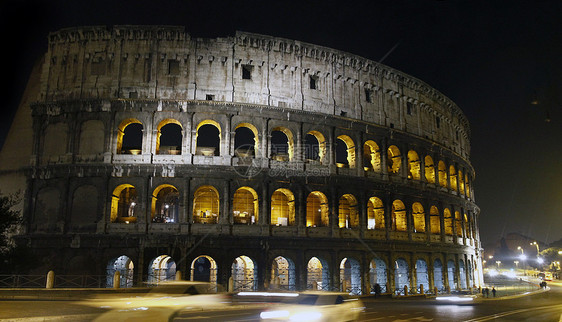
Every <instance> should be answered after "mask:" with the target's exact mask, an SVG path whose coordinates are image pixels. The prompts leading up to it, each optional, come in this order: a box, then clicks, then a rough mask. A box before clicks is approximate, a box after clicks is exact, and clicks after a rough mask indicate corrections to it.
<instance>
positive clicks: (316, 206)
mask: <svg viewBox="0 0 562 322" xmlns="http://www.w3.org/2000/svg"><path fill="white" fill-rule="evenodd" d="M329 216H330V214H329V211H328V198H326V195H324V194H323V193H322V192H320V191H313V192H311V193H310V194H309V195H308V197H307V198H306V227H327V226H329V224H330V217H329Z"/></svg>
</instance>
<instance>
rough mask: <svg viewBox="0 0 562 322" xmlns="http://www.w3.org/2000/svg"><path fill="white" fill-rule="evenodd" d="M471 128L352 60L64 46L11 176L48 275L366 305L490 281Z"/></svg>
mask: <svg viewBox="0 0 562 322" xmlns="http://www.w3.org/2000/svg"><path fill="white" fill-rule="evenodd" d="M469 152H470V129H469V124H468V121H467V119H466V117H465V116H464V115H463V113H462V111H461V110H460V109H459V107H457V105H455V103H453V102H452V101H451V100H449V99H448V98H447V97H445V96H444V95H443V94H441V93H440V92H438V91H437V90H435V89H434V88H431V87H430V86H428V85H427V84H426V83H424V82H423V81H421V80H419V79H416V78H414V77H412V76H409V75H407V74H404V73H402V72H400V71H397V70H395V69H392V68H390V67H388V66H385V65H382V64H379V63H377V62H375V61H371V60H368V59H365V58H362V57H358V56H355V55H353V54H349V53H346V52H342V51H339V50H335V49H331V48H325V47H321V46H317V45H313V44H308V43H303V42H299V41H296V40H289V39H283V38H276V37H270V36H264V35H259V34H253V33H246V32H237V33H236V35H235V36H234V37H225V38H216V39H200V38H192V37H191V36H190V35H189V34H188V33H187V32H186V31H185V30H184V28H183V27H168V26H114V27H81V28H71V29H64V30H60V31H57V32H53V33H51V34H50V35H49V44H48V50H47V52H46V54H45V55H44V57H43V59H42V61H41V62H39V63H38V64H37V66H36V68H35V70H34V72H33V73H32V75H31V77H30V81H29V85H28V87H27V90H26V92H25V95H24V98H23V100H22V103H21V105H20V107H19V110H18V112H17V115H16V118H15V121H14V124H13V126H12V128H11V130H10V133H9V136H8V139H7V141H6V143H5V145H4V148H3V151H2V155H1V158H0V161H1V162H2V172H1V173H0V175H1V177H0V179H1V180H2V181H1V183H2V187H3V191H11V190H14V189H16V188H21V189H22V191H24V192H25V193H24V201H23V212H24V215H25V218H26V227H25V231H23V232H22V234H21V235H20V236H19V237H18V242H20V243H25V244H26V245H29V246H31V247H32V248H33V249H34V251H35V253H36V254H38V256H39V258H40V260H39V261H38V262H37V263H36V268H37V269H43V270H51V269H52V270H54V271H55V272H57V273H59V274H91V275H106V276H107V285H108V286H111V285H112V283H113V278H112V277H113V275H114V273H115V272H116V271H119V272H120V275H121V282H120V283H121V286H122V287H126V286H131V285H139V284H141V283H143V282H146V281H148V282H150V283H158V282H159V281H161V280H165V279H173V278H174V276H175V275H176V274H177V272H181V274H182V277H183V278H184V279H192V280H204V281H210V282H212V283H217V284H222V285H223V286H225V287H229V288H230V289H231V290H234V291H237V290H261V289H285V290H304V289H322V290H343V291H348V292H352V293H355V294H367V293H369V292H372V291H373V290H374V288H375V287H374V286H375V285H376V284H379V285H380V286H381V289H382V291H383V292H398V293H402V292H403V291H404V287H405V286H406V287H407V288H408V290H409V292H413V293H416V292H422V291H423V292H434V291H435V290H437V291H445V290H448V289H467V288H469V287H474V286H475V285H476V286H478V285H480V284H481V283H482V269H481V249H480V241H479V234H478V225H477V221H478V215H479V208H478V207H477V206H476V204H475V202H474V192H473V189H472V183H473V179H474V175H475V174H474V169H473V168H472V166H471V164H470V161H469Z"/></svg>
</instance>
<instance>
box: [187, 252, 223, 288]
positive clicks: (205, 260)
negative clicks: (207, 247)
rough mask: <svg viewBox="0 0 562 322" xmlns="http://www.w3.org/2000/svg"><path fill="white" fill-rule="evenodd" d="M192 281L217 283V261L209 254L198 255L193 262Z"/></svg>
mask: <svg viewBox="0 0 562 322" xmlns="http://www.w3.org/2000/svg"><path fill="white" fill-rule="evenodd" d="M190 280H191V281H199V282H209V283H212V284H216V283H217V262H216V261H215V260H214V259H213V258H212V257H211V256H208V255H201V256H198V257H196V258H195V259H194V260H193V262H191V277H190Z"/></svg>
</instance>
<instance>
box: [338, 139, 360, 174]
mask: <svg viewBox="0 0 562 322" xmlns="http://www.w3.org/2000/svg"><path fill="white" fill-rule="evenodd" d="M337 140H340V141H342V142H343V143H344V144H345V147H346V155H345V160H346V161H347V165H348V166H349V168H352V169H353V168H355V143H354V142H353V140H352V139H351V138H350V137H349V136H347V135H340V136H338V137H337ZM337 140H336V141H337ZM336 154H337V150H336ZM339 156H340V155H336V160H338V159H340V158H339ZM340 161H343V160H340ZM341 164H343V165H345V163H341Z"/></svg>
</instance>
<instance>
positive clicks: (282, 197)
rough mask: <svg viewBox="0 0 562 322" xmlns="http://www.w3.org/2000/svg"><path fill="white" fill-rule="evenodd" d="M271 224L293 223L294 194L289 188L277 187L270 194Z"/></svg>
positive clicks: (286, 224) (290, 224) (289, 224)
mask: <svg viewBox="0 0 562 322" xmlns="http://www.w3.org/2000/svg"><path fill="white" fill-rule="evenodd" d="M271 224H272V225H277V226H293V225H295V196H294V195H293V193H292V192H291V190H289V189H284V188H281V189H277V190H275V191H274V192H273V194H272V195H271Z"/></svg>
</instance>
